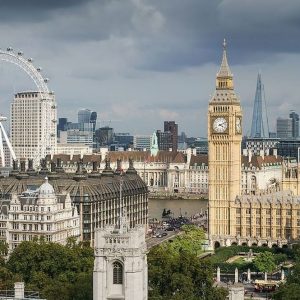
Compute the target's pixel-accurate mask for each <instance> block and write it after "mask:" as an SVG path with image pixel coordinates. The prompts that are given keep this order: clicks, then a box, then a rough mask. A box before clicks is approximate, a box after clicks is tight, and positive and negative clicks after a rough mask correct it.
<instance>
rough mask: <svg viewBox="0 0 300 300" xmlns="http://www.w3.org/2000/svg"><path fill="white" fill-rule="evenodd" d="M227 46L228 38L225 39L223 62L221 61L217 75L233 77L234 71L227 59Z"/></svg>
mask: <svg viewBox="0 0 300 300" xmlns="http://www.w3.org/2000/svg"><path fill="white" fill-rule="evenodd" d="M226 46H227V43H226V39H224V41H223V57H222V63H221V67H220V70H219V73H218V74H217V77H232V73H231V71H230V68H229V65H228V61H227V54H226Z"/></svg>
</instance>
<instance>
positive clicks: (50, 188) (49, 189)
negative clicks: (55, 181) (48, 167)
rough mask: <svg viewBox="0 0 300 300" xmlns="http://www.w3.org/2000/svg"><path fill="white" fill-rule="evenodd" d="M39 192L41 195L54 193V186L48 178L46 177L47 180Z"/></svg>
mask: <svg viewBox="0 0 300 300" xmlns="http://www.w3.org/2000/svg"><path fill="white" fill-rule="evenodd" d="M39 194H40V195H54V194H55V192H54V188H53V186H52V185H51V184H50V183H49V182H48V178H47V177H46V178H45V182H44V183H43V184H42V185H41V186H40V188H39Z"/></svg>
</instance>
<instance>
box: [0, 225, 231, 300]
mask: <svg viewBox="0 0 300 300" xmlns="http://www.w3.org/2000/svg"><path fill="white" fill-rule="evenodd" d="M204 238H205V236H204V232H203V231H202V230H201V229H198V228H196V227H194V226H184V234H182V235H180V236H178V237H176V238H174V240H173V241H172V242H164V243H162V244H161V245H159V246H156V247H154V248H152V249H151V250H150V251H149V254H148V267H149V276H148V277H149V300H151V299H152V300H181V299H186V300H198V299H205V300H210V299H211V300H213V299H214V300H223V299H225V298H226V295H227V291H226V290H225V289H220V288H215V287H213V268H212V265H211V264H210V263H207V262H204V261H203V260H200V259H199V258H198V256H197V255H198V254H199V253H200V252H201V247H202V246H201V244H202V241H203V240H204ZM6 253H7V245H6V244H5V243H0V290H3V289H8V290H9V289H13V286H14V282H16V281H24V282H25V286H26V290H34V291H39V292H40V296H41V297H42V298H46V299H48V300H57V299H60V300H67V299H72V300H89V299H92V298H93V295H92V284H93V279H92V273H93V264H94V257H93V249H92V248H91V247H89V246H88V245H84V244H82V243H79V244H76V243H75V241H74V240H73V239H70V240H69V241H68V243H67V245H66V246H62V245H60V244H56V243H51V242H46V241H44V240H35V241H31V242H28V241H27V242H22V243H21V244H20V245H19V246H18V247H17V248H16V249H15V250H14V251H13V252H12V254H11V255H10V257H9V259H8V261H7V262H5V261H4V259H3V256H4V255H6Z"/></svg>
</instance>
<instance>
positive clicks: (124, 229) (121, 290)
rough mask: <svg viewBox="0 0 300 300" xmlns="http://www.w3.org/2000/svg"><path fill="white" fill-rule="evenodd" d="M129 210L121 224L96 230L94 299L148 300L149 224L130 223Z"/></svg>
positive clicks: (124, 212) (120, 219)
mask: <svg viewBox="0 0 300 300" xmlns="http://www.w3.org/2000/svg"><path fill="white" fill-rule="evenodd" d="M126 215H127V213H126V210H125V209H124V210H123V212H122V213H121V214H120V218H119V224H118V225H117V226H106V227H105V228H100V229H98V230H97V231H96V232H95V262H94V274H93V299H94V300H115V299H123V300H147V299H148V265H147V255H146V253H147V245H146V242H145V227H144V226H142V225H136V226H135V227H134V228H132V229H129V227H128V226H127V218H126Z"/></svg>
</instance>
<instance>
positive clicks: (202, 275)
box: [148, 238, 227, 300]
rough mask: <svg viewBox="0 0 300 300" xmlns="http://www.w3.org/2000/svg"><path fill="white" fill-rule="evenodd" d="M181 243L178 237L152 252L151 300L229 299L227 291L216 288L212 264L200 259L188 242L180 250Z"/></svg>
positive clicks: (150, 269)
mask: <svg viewBox="0 0 300 300" xmlns="http://www.w3.org/2000/svg"><path fill="white" fill-rule="evenodd" d="M180 241H182V239H180V238H178V239H176V241H174V242H173V243H168V242H165V243H162V244H161V245H159V246H156V247H154V248H152V249H151V250H150V252H149V254H148V266H149V275H148V277H149V300H151V299H153V300H154V299H155V300H156V299H159V300H179V299H180V300H181V299H188V300H198V299H205V300H223V299H226V295H227V291H225V290H223V289H222V290H220V289H218V288H215V287H213V272H212V267H211V265H210V264H209V263H207V262H204V261H203V260H200V259H199V258H198V257H197V255H196V252H195V251H191V248H190V244H188V243H187V241H186V240H184V243H183V244H182V247H179V246H178V245H180ZM174 243H175V244H176V245H177V246H176V247H174ZM187 245H188V247H186V246H187Z"/></svg>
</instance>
